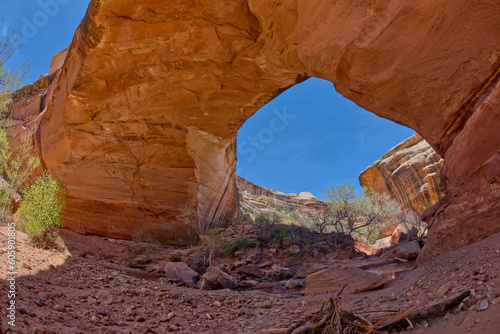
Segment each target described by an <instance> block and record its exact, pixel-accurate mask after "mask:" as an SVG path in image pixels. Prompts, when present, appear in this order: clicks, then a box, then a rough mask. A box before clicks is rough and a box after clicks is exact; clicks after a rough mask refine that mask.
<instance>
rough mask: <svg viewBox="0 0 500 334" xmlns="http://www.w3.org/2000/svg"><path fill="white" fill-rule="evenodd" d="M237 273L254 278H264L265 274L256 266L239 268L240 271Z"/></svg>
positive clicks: (237, 270)
mask: <svg viewBox="0 0 500 334" xmlns="http://www.w3.org/2000/svg"><path fill="white" fill-rule="evenodd" d="M236 272H237V273H238V274H242V275H247V276H253V277H262V276H264V273H263V272H262V270H260V269H259V267H257V266H255V265H248V266H247V265H242V266H239V267H238V269H236Z"/></svg>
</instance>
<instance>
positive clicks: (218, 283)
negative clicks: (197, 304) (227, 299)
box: [200, 267, 238, 290]
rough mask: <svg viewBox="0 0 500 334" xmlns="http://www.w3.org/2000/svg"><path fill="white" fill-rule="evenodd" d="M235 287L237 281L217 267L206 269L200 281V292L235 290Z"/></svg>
mask: <svg viewBox="0 0 500 334" xmlns="http://www.w3.org/2000/svg"><path fill="white" fill-rule="evenodd" d="M237 287H238V281H237V280H236V278H234V277H233V276H231V275H229V274H226V273H225V272H223V271H222V270H220V269H219V268H217V267H208V269H207V271H206V273H204V274H203V276H201V280H200V289H201V290H221V289H236V288H237Z"/></svg>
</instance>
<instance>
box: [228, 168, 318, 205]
mask: <svg viewBox="0 0 500 334" xmlns="http://www.w3.org/2000/svg"><path fill="white" fill-rule="evenodd" d="M236 185H237V186H238V189H239V190H240V204H241V205H242V206H243V207H244V206H246V205H247V206H249V207H250V206H251V207H256V208H260V209H264V210H265V209H270V208H272V207H274V208H276V207H277V208H286V209H287V210H290V211H294V212H296V213H300V214H303V213H307V212H311V213H318V214H321V213H322V212H323V208H324V205H325V204H324V203H323V202H322V201H320V200H319V199H317V198H316V197H315V196H314V195H313V194H311V193H309V192H301V193H300V194H293V193H292V194H285V193H282V192H280V191H276V190H272V189H268V188H264V187H261V186H258V185H256V184H254V183H252V182H250V181H248V180H245V179H244V178H242V177H240V176H236ZM254 214H255V213H254Z"/></svg>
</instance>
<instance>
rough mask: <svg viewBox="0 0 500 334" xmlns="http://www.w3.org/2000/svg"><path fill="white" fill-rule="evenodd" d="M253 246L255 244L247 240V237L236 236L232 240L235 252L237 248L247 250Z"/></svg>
mask: <svg viewBox="0 0 500 334" xmlns="http://www.w3.org/2000/svg"><path fill="white" fill-rule="evenodd" d="M254 246H255V244H254V243H253V242H251V241H250V240H248V238H245V237H237V238H236V239H235V240H234V246H233V252H236V251H238V250H247V249H249V248H253V247H254Z"/></svg>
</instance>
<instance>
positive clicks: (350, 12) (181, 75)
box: [8, 0, 500, 259]
mask: <svg viewBox="0 0 500 334" xmlns="http://www.w3.org/2000/svg"><path fill="white" fill-rule="evenodd" d="M498 17H500V3H498V1H493V0H476V1H463V2H460V3H459V4H457V3H455V2H436V1H419V2H417V3H415V2H408V1H403V0H376V1H370V2H366V1H361V0H354V1H351V0H349V1H347V0H341V1H333V2H332V1H320V0H314V1H310V0H307V1H306V0H291V1H282V0H276V1H273V2H271V3H270V2H269V1H264V0H249V1H245V0H238V1H232V2H218V1H206V0H200V1H179V0H172V1H158V0H144V1H132V0H93V1H91V2H90V4H89V7H88V11H87V13H86V15H85V17H84V18H83V21H82V23H81V25H80V26H79V28H78V29H77V31H76V33H75V36H74V39H73V41H72V43H71V45H70V46H69V47H68V51H67V55H66V58H65V60H64V63H63V64H62V66H61V68H60V70H58V71H56V72H54V73H53V74H52V75H53V76H54V77H53V78H52V79H51V80H49V79H42V80H46V81H44V82H45V83H46V84H43V85H40V86H38V88H39V89H35V88H37V87H35V86H32V87H31V88H30V89H27V90H23V91H22V92H19V93H17V94H15V102H14V104H13V106H12V109H11V120H12V124H11V125H10V126H9V128H8V132H9V135H10V136H15V134H16V133H19V132H21V131H24V130H23V129H26V128H30V129H33V131H35V133H34V135H33V136H34V140H35V144H36V147H37V149H38V152H39V154H40V156H41V158H42V160H43V166H45V167H46V168H48V169H50V170H51V171H52V172H53V174H55V175H56V176H59V177H61V178H62V179H63V180H64V182H65V183H66V184H67V186H68V188H69V190H70V192H71V195H70V198H69V202H68V211H67V215H66V225H67V227H69V228H71V229H73V230H75V231H79V232H84V233H94V234H99V235H106V236H112V237H130V235H131V231H133V230H134V229H136V228H143V229H147V230H148V231H151V232H154V233H166V234H167V235H170V236H171V237H172V239H174V240H175V239H176V238H177V236H176V233H180V234H182V235H183V236H185V237H188V238H189V237H190V236H191V235H192V234H196V233H198V232H201V233H205V232H206V231H207V230H208V229H209V228H210V226H211V225H212V224H213V222H214V221H230V220H231V219H232V218H233V217H234V215H235V214H236V212H237V207H238V192H237V187H236V181H235V173H234V171H235V167H236V159H235V150H236V147H235V138H236V135H237V132H238V129H239V128H240V127H241V125H242V124H243V123H244V121H245V120H246V119H247V118H249V117H250V116H251V115H252V114H253V113H254V112H255V111H256V110H258V109H259V108H260V107H262V106H263V105H264V104H265V103H266V102H268V101H269V100H271V99H272V98H273V97H275V96H277V95H278V94H279V93H280V92H282V91H283V90H284V89H286V88H287V87H289V86H291V85H294V84H295V83H297V82H300V81H302V80H304V79H305V78H307V77H311V76H315V77H319V78H323V79H326V80H329V81H331V82H333V83H334V84H335V87H336V89H337V90H338V91H339V92H340V93H341V94H343V95H344V96H345V97H346V98H348V99H351V100H352V101H354V102H355V103H357V104H358V105H359V106H361V107H363V108H365V109H367V110H369V111H372V112H374V113H375V114H377V115H379V116H381V117H385V118H388V119H391V120H393V121H395V122H398V123H400V124H404V125H406V126H409V127H411V128H413V129H415V130H416V131H417V132H418V133H419V134H421V135H422V137H423V138H425V139H426V140H427V142H429V144H430V145H431V146H432V147H433V148H434V149H435V150H436V151H437V152H438V153H439V154H440V155H441V156H442V157H443V158H444V167H443V171H442V173H441V179H442V184H443V190H444V194H445V195H444V196H443V197H442V198H441V199H440V201H439V202H438V203H437V204H436V205H435V206H434V207H433V209H432V210H429V211H428V212H427V214H426V215H425V216H426V217H427V220H428V221H429V223H430V227H431V228H430V233H429V241H428V243H427V245H426V246H425V248H424V249H423V251H422V253H421V255H420V257H421V258H422V259H428V258H430V257H432V256H434V255H436V254H439V253H442V252H445V251H448V250H451V249H453V248H457V247H460V246H464V245H466V244H468V243H471V242H474V241H477V240H480V239H482V238H484V237H486V236H488V235H490V234H492V233H494V232H497V231H500V224H498V217H499V216H500V187H499V184H500V183H499V180H498V175H499V174H500V173H499V166H500V152H499V148H500V132H499V131H498V126H499V124H500V120H499V117H500V113H499V112H498V108H499V107H500V97H499V94H500V89H499V87H498V82H499V78H500V75H499V73H500V34H499V33H498V32H499V31H500V20H498ZM37 124H39V126H38V127H37V126H36V125H37Z"/></svg>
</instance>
